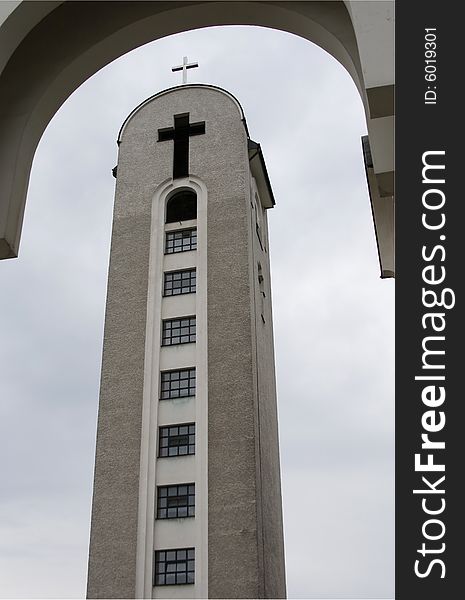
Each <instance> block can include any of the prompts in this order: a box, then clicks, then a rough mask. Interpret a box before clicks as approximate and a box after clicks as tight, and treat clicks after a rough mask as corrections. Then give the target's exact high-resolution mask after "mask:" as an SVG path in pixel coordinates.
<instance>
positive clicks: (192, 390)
mask: <svg viewBox="0 0 465 600" xmlns="http://www.w3.org/2000/svg"><path fill="white" fill-rule="evenodd" d="M174 373H179V377H178V378H173V377H172V375H173V374H174ZM184 373H187V377H182V374H184ZM166 376H169V377H166ZM186 380H187V382H188V383H187V386H186V385H184V386H181V382H182V381H186ZM192 380H193V381H194V383H193V385H192V384H191V381H192ZM176 381H179V386H174V385H171V384H172V383H173V382H176ZM164 384H169V385H168V387H165V388H164ZM196 388H197V373H196V368H195V367H185V368H183V369H168V370H166V371H161V372H160V393H159V400H178V399H182V398H193V397H195V394H196ZM184 389H187V392H188V393H187V394H181V393H178V395H175V392H176V390H177V391H178V392H181V390H184ZM165 392H167V393H168V395H165Z"/></svg>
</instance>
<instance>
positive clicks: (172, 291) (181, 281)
mask: <svg viewBox="0 0 465 600" xmlns="http://www.w3.org/2000/svg"><path fill="white" fill-rule="evenodd" d="M196 283H197V282H196V271H195V269H186V270H185V271H169V272H168V273H165V278H164V282H163V295H164V296H179V295H180V294H192V293H194V292H195V290H196Z"/></svg>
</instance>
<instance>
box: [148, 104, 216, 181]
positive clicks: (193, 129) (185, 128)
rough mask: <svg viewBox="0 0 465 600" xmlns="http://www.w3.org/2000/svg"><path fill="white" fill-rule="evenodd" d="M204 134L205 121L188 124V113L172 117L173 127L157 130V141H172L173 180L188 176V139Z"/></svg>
mask: <svg viewBox="0 0 465 600" xmlns="http://www.w3.org/2000/svg"><path fill="white" fill-rule="evenodd" d="M202 133H205V121H201V122H199V123H189V113H183V114H181V115H174V127H165V128H164V129H159V130H158V141H159V142H166V141H167V140H174V155H173V179H179V178H180V177H188V175H189V137H190V136H192V135H201V134H202Z"/></svg>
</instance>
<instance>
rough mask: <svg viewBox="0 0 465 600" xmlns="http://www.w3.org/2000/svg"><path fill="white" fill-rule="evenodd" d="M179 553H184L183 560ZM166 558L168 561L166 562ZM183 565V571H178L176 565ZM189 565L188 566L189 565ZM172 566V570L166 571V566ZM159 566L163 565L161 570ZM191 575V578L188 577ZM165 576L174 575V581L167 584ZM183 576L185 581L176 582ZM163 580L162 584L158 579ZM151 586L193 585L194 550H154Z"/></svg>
mask: <svg viewBox="0 0 465 600" xmlns="http://www.w3.org/2000/svg"><path fill="white" fill-rule="evenodd" d="M181 552H185V558H182V555H180V553H181ZM173 553H175V556H174V558H173V556H172V555H173ZM168 557H170V559H169V560H168ZM161 559H163V560H161ZM183 563H185V569H184V570H182V571H181V570H178V565H180V564H183ZM189 563H190V564H189ZM168 564H169V565H174V569H173V568H172V569H170V570H169V571H168V569H167V566H168ZM159 565H163V568H162V569H161V568H160V567H159ZM189 574H191V577H189ZM167 575H174V581H170V582H169V583H167V581H166V577H167ZM183 575H185V581H182V580H181V581H178V579H182V576H183ZM158 577H160V578H162V577H163V578H164V579H163V583H161V582H160V580H159V579H158ZM152 583H153V585H154V586H162V585H191V584H194V583H195V548H192V547H191V548H167V549H162V550H154V553H153V582H152Z"/></svg>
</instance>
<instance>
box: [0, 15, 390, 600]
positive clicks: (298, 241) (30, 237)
mask: <svg viewBox="0 0 465 600" xmlns="http://www.w3.org/2000/svg"><path fill="white" fill-rule="evenodd" d="M185 54H187V55H188V56H189V59H190V60H197V61H199V63H200V68H199V69H195V70H191V71H189V81H190V82H201V83H211V84H214V85H218V86H221V87H224V88H225V89H227V90H228V91H230V92H231V93H233V94H234V95H235V96H236V97H237V98H238V100H239V101H240V102H241V104H242V106H243V108H244V111H245V115H246V118H247V123H248V127H249V131H250V135H251V137H252V139H254V140H255V141H258V142H260V143H261V145H262V149H263V152H264V155H265V159H266V162H267V167H268V172H269V175H270V179H271V183H272V187H273V189H274V195H275V198H276V207H275V208H274V209H273V210H271V211H269V213H268V215H269V221H270V243H271V259H272V286H273V306H274V327H275V342H276V357H277V377H278V402H279V418H280V444H281V463H282V481H283V505H284V524H285V540H286V568H287V585H288V595H289V597H290V598H325V599H328V598H391V597H393V595H394V590H393V583H394V512H393V510H394V509H393V507H394V501H393V498H394V466H393V459H394V444H393V439H394V438H393V429H394V423H393V420H394V392H393V387H394V364H393V358H394V350H393V345H394V344H393V342H394V285H393V281H392V280H381V279H380V278H379V265H378V257H377V251H376V244H375V236H374V229H373V224H372V217H371V210H370V203H369V196H368V191H367V187H366V182H365V173H364V167H363V159H362V154H361V144H360V137H361V135H363V134H365V133H366V125H365V121H364V113H363V109H362V103H361V100H360V98H359V95H358V92H357V90H356V88H355V85H354V83H353V82H352V80H351V78H350V76H349V75H348V74H347V73H346V71H345V70H344V68H343V67H342V66H341V65H339V63H337V62H336V61H335V60H334V59H333V58H332V57H331V56H329V55H328V54H326V53H325V52H324V51H323V50H321V49H320V48H318V47H316V46H314V45H313V44H311V43H309V42H307V41H306V40H303V39H300V38H298V37H295V36H292V35H289V34H284V33H280V32H277V31H273V30H267V29H259V28H251V27H228V28H211V29H206V30H203V31H202V30H200V31H194V32H189V33H185V34H180V35H176V36H172V37H170V38H167V39H164V40H161V41H158V42H154V43H152V44H149V45H147V46H144V47H143V48H140V49H138V50H136V51H134V52H132V53H130V54H128V55H126V56H124V57H122V58H121V59H119V60H117V61H115V62H114V63H112V64H111V65H109V66H108V67H106V68H104V69H103V70H102V71H100V72H99V73H97V74H96V75H95V76H94V77H92V78H91V79H90V80H88V81H87V82H86V83H85V84H84V85H83V86H81V88H79V89H78V90H77V91H76V92H75V93H74V94H73V95H72V96H71V97H70V98H69V99H68V101H67V102H66V103H65V104H64V106H63V107H62V108H61V110H60V111H59V112H58V114H57V115H56V116H55V118H54V119H53V120H52V122H51V123H50V125H49V127H48V129H47V130H46V132H45V134H44V136H43V138H42V140H41V142H40V145H39V148H38V150H37V153H36V156H35V160H34V167H33V172H32V176H31V182H30V186H29V192H28V201H27V208H26V215H25V220H24V230H23V237H22V242H21V248H20V255H19V258H18V259H15V260H8V261H1V262H0V289H1V294H0V332H1V344H0V398H1V402H0V456H1V462H2V467H1V472H2V478H1V489H0V595H1V597H3V598H27V597H29V598H78V597H84V595H85V585H86V570H87V551H88V538H89V521H90V507H91V491H92V478H93V461H94V451H95V428H96V416H97V404H98V387H99V376H100V362H101V349H102V336H103V318H104V303H105V294H106V278H107V268H108V256H109V242H110V233H111V219H112V208H113V196H114V186H115V180H114V178H113V177H112V175H111V169H112V167H114V166H115V164H116V162H117V146H116V137H117V134H118V130H119V128H120V126H121V124H122V122H123V120H124V119H125V118H126V116H127V115H128V113H129V112H130V111H131V110H132V109H133V108H134V107H135V106H136V105H137V104H139V103H140V102H141V101H142V100H144V99H145V98H147V97H148V96H151V95H152V94H154V93H156V92H158V91H160V90H162V89H164V88H167V87H171V86H173V85H176V84H178V83H179V82H180V75H179V74H177V73H176V74H174V73H171V67H172V66H173V65H177V64H179V63H181V62H182V56H183V55H185Z"/></svg>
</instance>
